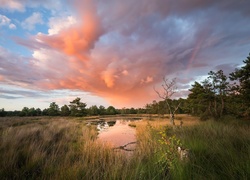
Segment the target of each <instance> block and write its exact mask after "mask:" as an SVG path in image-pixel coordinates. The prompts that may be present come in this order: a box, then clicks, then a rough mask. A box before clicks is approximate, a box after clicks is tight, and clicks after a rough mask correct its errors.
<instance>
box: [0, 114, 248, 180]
mask: <svg viewBox="0 0 250 180" xmlns="http://www.w3.org/2000/svg"><path fill="white" fill-rule="evenodd" d="M188 118H190V117H184V116H183V117H182V120H183V121H184V127H183V128H175V129H172V128H170V127H168V128H167V129H166V124H167V123H166V120H151V121H137V122H136V121H135V122H133V125H134V127H135V129H136V132H137V134H136V136H137V142H138V143H137V145H136V150H135V151H134V152H133V153H131V154H129V155H128V154H126V153H122V152H121V153H119V152H116V151H114V150H113V149H112V148H111V147H110V146H108V145H105V144H103V143H101V142H99V141H96V138H97V131H96V127H95V126H87V125H86V122H85V121H84V120H79V119H77V118H56V117H54V118H38V119H34V118H24V117H23V118H9V119H8V118H1V119H0V179H102V180H103V179H104V180H105V179H107V180H110V179H111V180H112V179H156V180H157V179H159V180H162V179H177V180H178V179H249V178H250V125H249V123H245V122H242V121H235V120H231V121H229V122H227V121H226V120H224V121H223V122H222V123H219V122H214V121H208V122H202V123H199V124H198V125H194V124H195V123H194V121H193V120H192V123H190V125H187V126H185V124H189V123H188V122H186V121H185V120H186V119H188ZM196 124H197V123H196ZM160 132H161V133H160ZM165 135H166V136H165ZM179 141H180V142H181V143H182V145H183V146H184V147H186V148H188V149H190V151H191V153H190V157H189V160H188V161H181V160H179V158H178V153H177V151H176V150H177V149H176V146H177V144H178V143H179ZM169 142H170V143H169ZM171 161H173V162H171Z"/></svg>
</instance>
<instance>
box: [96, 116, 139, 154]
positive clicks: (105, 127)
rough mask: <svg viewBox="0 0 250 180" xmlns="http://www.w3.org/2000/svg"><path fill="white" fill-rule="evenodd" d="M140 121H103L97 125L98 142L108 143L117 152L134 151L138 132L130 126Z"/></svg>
mask: <svg viewBox="0 0 250 180" xmlns="http://www.w3.org/2000/svg"><path fill="white" fill-rule="evenodd" d="M136 120H140V119H117V120H108V121H102V122H99V123H98V124H97V129H98V133H99V134H98V140H100V141H102V142H104V143H107V144H109V145H111V146H112V147H114V149H116V150H124V151H134V149H135V146H136V130H135V128H134V127H130V126H129V124H130V123H131V122H133V121H136Z"/></svg>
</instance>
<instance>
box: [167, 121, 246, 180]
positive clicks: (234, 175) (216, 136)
mask: <svg viewBox="0 0 250 180" xmlns="http://www.w3.org/2000/svg"><path fill="white" fill-rule="evenodd" d="M172 133H175V134H176V135H177V136H178V137H179V138H180V139H181V141H182V142H183V145H184V146H185V147H186V148H188V149H190V158H189V161H188V162H186V163H183V162H180V161H179V163H177V164H176V166H175V170H174V171H173V172H172V175H173V178H174V179H249V178H250V124H249V122H244V121H239V120H238V121H236V120H234V121H228V122H226V121H225V122H214V121H208V122H205V123H202V124H200V125H196V126H189V127H185V128H183V129H179V130H178V129H177V130H176V131H175V132H172ZM170 134H171V132H170Z"/></svg>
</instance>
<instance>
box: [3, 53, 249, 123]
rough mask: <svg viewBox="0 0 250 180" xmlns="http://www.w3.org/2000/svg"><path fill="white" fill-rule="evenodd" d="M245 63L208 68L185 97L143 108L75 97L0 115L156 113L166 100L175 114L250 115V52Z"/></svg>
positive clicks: (164, 109)
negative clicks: (226, 71) (67, 101)
mask: <svg viewBox="0 0 250 180" xmlns="http://www.w3.org/2000/svg"><path fill="white" fill-rule="evenodd" d="M243 63H244V65H243V66H241V67H240V68H238V69H235V71H234V72H232V73H230V74H229V77H227V76H226V75H225V74H224V72H223V71H222V70H219V71H217V72H214V71H210V72H209V73H208V77H207V78H206V79H205V80H203V81H201V82H194V84H193V85H192V88H191V89H189V91H190V94H189V95H188V97H187V98H186V99H182V98H180V99H178V100H175V99H174V100H172V99H165V100H164V101H159V102H157V101H153V102H152V103H150V104H147V105H146V106H145V107H144V108H137V109H135V108H123V109H116V108H115V107H113V106H109V107H108V108H105V107H104V106H99V107H97V106H91V107H89V108H86V106H87V104H86V103H83V102H81V99H80V98H79V97H77V98H76V99H75V100H73V101H72V102H70V104H69V105H64V106H62V107H61V108H59V106H58V105H57V104H56V103H55V102H52V103H51V104H50V106H49V107H48V108H46V109H44V110H41V109H39V108H37V109H35V108H28V107H24V108H23V109H22V111H7V112H6V111H5V110H4V109H0V116H88V115H89V116H95V115H115V114H159V115H164V114H168V113H169V110H168V109H169V108H168V107H167V105H166V101H167V102H168V104H170V105H171V106H173V107H176V105H177V104H179V103H180V104H181V105H180V106H178V107H179V108H178V110H177V111H176V113H177V114H182V113H187V114H191V115H196V116H200V117H201V119H203V120H206V119H209V118H213V119H221V118H223V117H225V115H230V116H235V117H238V118H249V117H250V54H249V56H248V57H247V59H246V60H244V61H243Z"/></svg>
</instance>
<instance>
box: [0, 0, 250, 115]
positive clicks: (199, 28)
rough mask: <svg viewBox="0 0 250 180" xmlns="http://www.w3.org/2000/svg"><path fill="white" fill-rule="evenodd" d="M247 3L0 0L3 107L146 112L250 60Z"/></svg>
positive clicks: (231, 0) (242, 0) (0, 97)
mask: <svg viewBox="0 0 250 180" xmlns="http://www.w3.org/2000/svg"><path fill="white" fill-rule="evenodd" d="M249 7H250V1H249V0H188V1H187V0H154V1H152V0H136V1H134V0H126V1H124V0H105V1H103V0H73V1H72V0H71V1H70V0H57V1H51V0H43V1H40V0H0V108H5V110H21V109H22V108H23V107H30V108H31V107H35V108H41V109H43V108H47V107H49V104H50V103H51V102H56V103H57V104H58V105H59V106H62V105H64V104H69V102H70V101H72V100H73V99H75V98H76V97H80V98H81V101H82V102H85V103H87V105H88V106H91V105H98V106H99V105H103V106H105V107H107V106H110V105H112V106H115V107H117V108H122V107H143V106H145V105H146V104H147V103H151V102H152V101H153V100H160V99H159V97H158V95H157V94H156V92H155V91H154V88H156V89H161V84H162V80H163V77H166V78H167V79H172V78H176V85H177V87H178V92H177V93H176V97H186V96H187V95H188V93H189V91H188V89H189V88H190V87H191V84H193V83H194V81H201V80H202V79H204V78H205V77H206V76H207V74H208V72H209V71H210V70H213V71H218V70H220V69H222V70H223V71H224V72H225V74H229V73H230V72H233V71H234V69H235V68H237V67H240V66H241V65H242V63H243V60H244V59H246V57H247V56H248V54H249V53H250V11H249Z"/></svg>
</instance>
